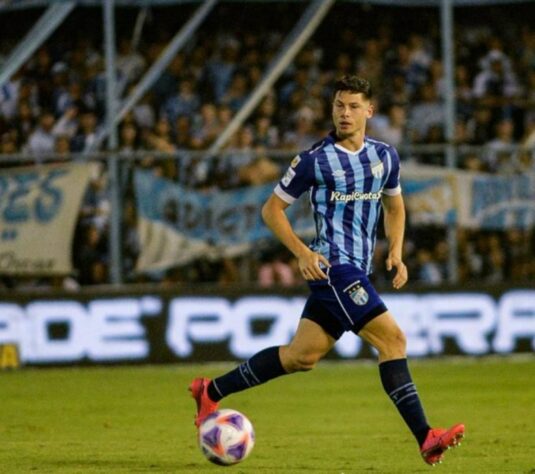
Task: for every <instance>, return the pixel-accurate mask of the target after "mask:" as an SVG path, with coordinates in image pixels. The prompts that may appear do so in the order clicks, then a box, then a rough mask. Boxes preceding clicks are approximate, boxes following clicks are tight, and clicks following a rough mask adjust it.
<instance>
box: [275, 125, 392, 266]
mask: <svg viewBox="0 0 535 474" xmlns="http://www.w3.org/2000/svg"><path fill="white" fill-rule="evenodd" d="M305 191H309V192H310V203H311V205H312V208H313V211H314V220H315V224H316V237H315V238H314V240H313V241H312V243H311V244H310V248H311V249H312V250H314V251H315V252H318V253H320V254H322V255H323V256H325V258H327V260H329V262H330V263H331V265H337V264H344V263H350V264H353V265H355V266H357V267H358V268H360V269H361V270H363V271H365V272H366V273H371V271H372V256H373V251H374V248H375V241H376V233H377V223H378V221H379V216H380V213H381V195H382V194H383V193H384V194H387V195H392V196H393V195H396V194H399V193H401V187H400V185H399V155H398V153H397V151H396V149H395V148H394V147H392V146H390V145H387V144H386V143H383V142H380V141H377V140H373V139H372V138H369V137H365V140H364V145H363V146H362V148H361V149H360V150H358V151H355V152H352V151H350V150H347V149H345V148H344V147H342V146H340V145H338V144H336V136H335V135H334V133H331V134H330V135H328V136H327V137H326V138H325V139H324V140H322V141H321V142H319V143H317V144H315V145H314V146H313V147H312V148H311V149H310V150H307V151H304V152H302V153H300V154H299V155H297V156H296V157H295V158H294V159H293V161H292V163H291V165H290V167H289V168H288V170H287V171H286V173H285V174H284V176H283V177H282V179H281V180H280V182H279V183H278V185H277V187H276V188H275V191H274V192H275V194H276V195H277V196H278V197H280V198H281V199H282V200H284V201H286V202H287V203H288V204H292V203H293V202H294V201H295V200H296V199H297V198H298V197H299V196H300V195H301V194H303V193H304V192H305Z"/></svg>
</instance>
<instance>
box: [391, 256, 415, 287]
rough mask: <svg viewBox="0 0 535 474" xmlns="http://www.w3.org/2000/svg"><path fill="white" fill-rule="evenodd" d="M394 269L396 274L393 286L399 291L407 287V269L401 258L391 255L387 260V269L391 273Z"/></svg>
mask: <svg viewBox="0 0 535 474" xmlns="http://www.w3.org/2000/svg"><path fill="white" fill-rule="evenodd" d="M392 268H395V269H396V274H395V275H394V279H393V280H392V286H393V287H394V288H395V289H396V290H399V289H400V288H401V287H403V285H405V283H407V280H408V279H409V274H408V272H407V267H406V266H405V264H404V263H403V262H402V260H401V258H399V257H395V256H393V255H389V256H388V258H387V259H386V269H387V270H388V271H390V270H392Z"/></svg>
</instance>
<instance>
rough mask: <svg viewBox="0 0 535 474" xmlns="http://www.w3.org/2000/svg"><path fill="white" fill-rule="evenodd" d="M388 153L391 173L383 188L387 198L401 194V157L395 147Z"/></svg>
mask: <svg viewBox="0 0 535 474" xmlns="http://www.w3.org/2000/svg"><path fill="white" fill-rule="evenodd" d="M387 153H388V159H389V160H390V173H389V174H388V178H387V180H386V183H385V185H384V187H383V193H384V194H386V195H387V196H396V195H397V194H401V185H400V183H399V176H400V165H399V155H398V152H397V151H396V149H395V148H394V147H390V148H389V149H388V152H387Z"/></svg>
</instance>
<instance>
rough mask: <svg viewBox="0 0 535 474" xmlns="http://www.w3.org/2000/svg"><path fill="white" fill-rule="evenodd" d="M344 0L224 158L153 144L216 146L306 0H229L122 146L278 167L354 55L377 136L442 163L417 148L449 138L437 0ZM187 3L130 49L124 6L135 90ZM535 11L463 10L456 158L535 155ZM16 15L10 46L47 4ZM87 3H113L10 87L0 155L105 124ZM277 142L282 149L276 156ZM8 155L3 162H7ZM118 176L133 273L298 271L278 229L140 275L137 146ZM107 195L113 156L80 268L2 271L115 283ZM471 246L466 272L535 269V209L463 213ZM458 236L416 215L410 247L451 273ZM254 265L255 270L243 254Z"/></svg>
mask: <svg viewBox="0 0 535 474" xmlns="http://www.w3.org/2000/svg"><path fill="white" fill-rule="evenodd" d="M181 8H182V7H181ZM348 8H349V6H348V5H345V4H341V5H337V7H336V8H333V10H332V11H331V12H330V14H329V16H328V17H327V19H326V20H325V21H324V23H323V24H322V25H321V27H320V28H319V29H318V31H317V32H316V33H315V35H314V36H313V39H312V40H311V41H310V42H309V43H308V44H307V45H306V47H305V48H303V50H302V51H301V52H300V53H299V54H298V55H297V57H296V59H295V60H294V61H293V64H292V65H291V67H289V68H288V69H287V70H286V71H285V73H284V74H283V76H282V77H281V78H280V79H279V80H278V81H277V82H276V84H275V86H274V87H273V88H272V90H271V91H270V93H269V94H268V95H267V96H266V97H265V98H264V99H263V101H262V102H261V104H260V105H259V106H258V107H257V109H256V110H255V112H254V114H253V115H252V116H251V117H250V118H249V120H248V121H247V122H246V123H245V124H244V125H243V126H242V127H241V128H240V129H239V131H238V132H237V133H236V134H235V135H234V136H233V138H232V139H231V141H230V142H229V143H228V144H227V145H226V147H225V150H226V151H229V150H230V151H231V153H225V154H224V155H223V156H222V157H221V158H220V159H219V160H209V161H207V160H199V159H193V160H189V161H188V163H187V166H177V164H176V161H175V160H172V159H170V160H164V161H162V160H157V159H156V158H155V154H157V153H175V152H177V151H179V150H182V151H183V150H206V149H207V148H209V146H210V145H211V144H212V143H213V142H214V140H215V139H216V138H217V136H218V134H219V133H220V132H221V130H223V129H224V127H225V126H226V125H227V124H228V123H229V121H230V120H231V119H232V117H233V116H234V114H235V113H236V112H237V111H238V110H239V109H240V107H241V106H242V105H243V104H244V101H245V99H246V98H247V96H248V94H249V92H250V91H251V90H252V88H253V86H254V85H255V84H257V83H258V81H259V79H260V77H261V75H262V71H263V70H265V68H266V66H267V64H268V63H269V60H270V59H271V58H272V57H273V55H274V54H275V53H276V51H277V49H278V48H279V47H280V45H281V43H282V40H283V37H284V34H285V32H286V31H287V30H288V29H289V25H291V24H292V21H293V22H295V21H296V19H297V18H298V16H299V10H300V8H299V5H293V4H286V3H270V4H269V5H263V4H254V5H236V4H223V5H219V6H218V7H217V8H216V11H215V12H214V13H213V15H211V16H210V17H209V18H208V20H207V22H206V23H205V24H204V25H203V27H202V30H201V31H200V32H199V33H198V34H197V35H195V36H194V37H193V38H191V39H190V41H189V43H188V46H187V47H186V48H185V49H184V50H183V51H181V52H180V53H178V54H177V55H176V57H175V58H174V59H173V61H172V62H171V64H170V65H169V67H168V68H167V70H166V71H165V73H164V74H163V75H162V76H161V77H160V78H159V79H158V81H157V82H156V84H155V85H154V86H153V87H152V89H151V90H150V92H149V93H147V94H146V95H145V96H144V97H143V99H142V100H141V101H140V102H139V103H138V104H137V105H136V106H135V107H134V109H133V110H132V111H131V112H130V113H129V114H128V115H127V116H126V117H125V118H124V120H123V121H122V122H121V124H120V126H119V150H120V151H121V152H122V153H123V154H128V153H131V152H141V151H142V152H146V154H145V155H144V158H143V159H142V160H140V161H139V163H138V165H139V166H141V167H143V168H145V169H149V170H151V171H152V172H154V173H155V174H157V175H158V176H163V177H166V178H169V179H172V180H175V181H178V182H182V183H188V185H189V186H191V187H194V188H196V189H199V190H207V189H234V188H237V187H240V186H244V185H259V184H263V183H269V182H273V181H275V180H276V179H277V178H278V176H279V175H280V173H281V171H282V170H283V168H284V166H286V164H287V158H288V157H291V156H292V153H294V152H295V151H296V150H298V149H303V148H306V147H308V146H310V145H311V144H312V143H314V142H315V141H316V140H317V139H318V138H320V137H321V136H322V135H323V134H325V133H326V132H327V131H328V129H329V124H330V116H329V114H330V112H329V100H330V95H331V91H330V90H329V87H328V86H327V84H329V83H330V81H331V79H332V78H333V77H336V76H339V75H341V74H343V73H347V72H356V73H359V74H362V75H364V76H366V77H368V78H369V79H370V80H371V81H372V82H373V84H374V86H375V87H376V89H377V90H378V91H380V96H379V98H378V103H377V110H378V113H377V114H376V115H375V117H374V118H373V120H372V121H371V122H370V129H369V135H371V136H374V137H376V138H378V139H383V140H385V141H387V142H390V143H392V144H394V145H396V146H397V147H399V149H400V151H401V158H402V162H405V163H422V164H430V165H436V166H444V165H445V160H444V153H443V151H442V150H438V151H437V152H434V153H431V152H426V153H417V152H416V151H415V150H417V148H413V147H412V146H413V145H437V144H438V145H440V144H443V143H444V142H445V138H444V108H443V105H442V104H443V99H444V93H445V92H444V83H443V82H444V79H443V78H444V71H443V65H442V63H441V61H440V47H439V44H438V43H439V38H437V23H438V16H437V12H436V11H435V10H434V9H431V8H423V9H422V10H421V15H419V16H418V18H408V19H407V21H404V22H403V23H399V22H398V21H397V20H396V19H397V16H398V15H399V9H398V8H396V7H390V8H387V7H379V6H374V7H370V6H365V5H358V6H355V5H352V6H351V8H353V11H354V10H355V9H358V11H359V18H358V26H359V28H358V29H356V28H354V24H355V20H354V19H352V18H351V17H350V15H348ZM186 9H187V8H186ZM505 11H507V14H504V12H505ZM178 12H180V13H181V14H182V12H183V9H182V10H179V8H178V7H168V8H161V9H158V8H154V9H152V10H151V15H150V20H149V21H148V22H147V24H146V25H145V27H144V31H143V35H142V40H141V42H140V43H139V45H138V47H135V48H134V47H132V43H131V41H130V36H131V31H132V27H133V23H134V20H135V16H134V15H135V14H134V12H132V11H131V10H129V9H123V10H121V11H120V15H121V20H120V21H119V22H118V36H119V39H118V52H117V70H118V75H119V82H121V83H123V84H124V87H125V90H126V91H128V90H130V89H131V88H132V87H133V86H134V85H135V83H136V81H137V80H138V79H139V78H140V77H141V75H142V74H143V73H144V72H145V71H146V70H147V67H148V66H149V65H150V64H151V63H153V62H154V60H155V58H156V57H157V56H158V54H159V53H160V52H161V51H162V49H163V48H164V47H165V45H166V43H167V42H168V41H169V39H170V37H171V36H172V32H173V31H174V29H175V28H176V24H177V18H176V15H175V13H177V14H178ZM526 12H528V14H526ZM529 12H531V13H533V5H529V4H526V5H524V4H520V5H518V6H517V7H516V8H515V9H510V8H509V7H499V6H496V7H492V8H488V9H485V10H484V11H482V10H480V9H478V10H477V12H476V11H474V10H473V9H470V8H462V9H461V10H460V13H459V14H458V16H457V18H456V28H457V29H456V36H455V51H456V63H455V77H456V106H457V118H456V119H457V122H456V135H455V142H456V145H458V146H460V147H461V148H459V150H461V152H460V154H459V161H458V163H457V166H458V167H459V168H461V169H465V170H467V171H482V172H488V173H494V174H504V173H509V174H522V173H525V172H535V151H534V148H533V147H534V144H535V29H534V28H533V24H532V22H530V18H533V15H531V17H530V14H529ZM170 13H172V14H170ZM4 15H6V16H8V17H9V18H8V19H9V20H13V21H8V22H6V25H8V27H7V28H6V30H5V31H3V34H2V39H1V42H0V54H1V55H3V56H4V57H5V56H6V55H7V54H8V53H9V51H10V48H12V47H13V45H14V44H16V41H17V40H18V38H19V37H20V36H21V34H22V33H21V32H23V31H25V28H26V29H27V27H28V26H30V25H31V24H32V21H34V20H35V18H34V15H35V12H33V13H31V14H28V12H26V11H24V12H10V13H4ZM88 16H89V17H91V16H94V17H95V18H100V12H97V11H95V10H92V9H84V10H83V13H81V12H74V13H73V15H72V17H71V18H70V19H69V21H68V22H66V23H65V24H64V25H62V26H61V27H60V28H59V29H58V31H57V32H56V33H55V34H54V35H53V36H52V37H51V38H50V39H49V40H48V41H47V42H46V43H45V44H44V45H43V46H42V47H41V48H39V50H38V51H37V52H36V54H34V56H33V57H32V58H31V59H30V60H29V61H28V62H27V63H26V64H25V65H24V66H23V67H22V68H21V70H20V71H18V72H17V74H16V75H15V76H13V77H12V78H11V80H10V81H9V82H8V83H6V84H5V85H4V86H3V87H2V88H1V90H0V137H1V141H0V153H1V154H3V155H5V156H12V155H15V154H17V153H22V154H29V155H31V156H33V157H34V159H35V162H37V163H39V162H40V161H41V159H42V157H43V156H44V155H47V154H50V153H54V154H56V155H57V158H58V160H60V159H66V158H68V157H69V156H70V154H72V153H79V152H82V151H83V150H84V149H85V148H86V147H87V146H88V145H89V144H91V143H92V142H93V141H94V140H95V138H96V135H97V133H98V130H99V128H100V127H101V126H102V124H103V120H104V112H105V110H104V107H105V77H104V60H103V51H102V48H101V42H102V41H101V36H102V31H100V28H95V29H94V30H89V31H88V30H87V29H84V28H81V24H82V22H84V21H86V17H88ZM280 19H283V21H280ZM15 20H16V21H15ZM97 23H98V20H96V21H95V24H97ZM228 25H232V28H230V27H229V26H228ZM333 29H336V31H337V34H336V35H332V30H333ZM463 147H464V148H463ZM463 150H464V151H463ZM281 151H284V153H283V154H282V156H284V157H285V159H284V160H280V159H278V157H280V156H281V154H280V152H281ZM76 159H80V158H79V157H78V158H76ZM6 160H7V159H6ZM6 160H3V161H1V162H0V166H2V167H6V166H12V163H10V161H9V160H7V161H6ZM13 164H15V163H13ZM121 185H122V196H123V198H124V203H125V204H124V222H123V232H124V239H123V259H124V269H123V271H124V275H125V276H126V280H127V281H131V282H138V281H163V282H169V283H173V284H176V283H181V282H183V283H192V282H217V283H221V284H224V283H228V282H232V281H243V280H251V279H254V280H258V281H259V282H260V284H261V285H263V286H268V285H270V284H274V283H276V282H277V281H278V282H279V283H281V284H286V285H298V284H302V280H301V279H300V277H299V275H298V272H296V270H295V265H294V264H293V262H292V259H291V258H290V256H289V255H287V254H286V253H285V252H284V251H283V250H281V249H278V248H272V245H271V243H268V244H266V245H265V246H264V247H262V249H261V252H249V253H247V254H246V255H240V256H237V257H224V258H217V259H213V258H208V257H207V258H200V259H197V260H196V261H195V262H192V263H190V264H188V265H186V266H182V267H180V268H174V269H171V270H168V271H165V272H156V273H153V274H150V275H143V276H140V275H138V274H135V273H134V272H133V269H134V266H135V261H136V258H137V255H138V253H139V239H138V236H137V233H136V215H135V206H134V204H133V202H132V189H131V188H132V166H131V163H127V164H126V165H125V166H123V168H122V170H121ZM110 212H111V209H110V199H109V192H108V183H107V174H106V170H105V166H101V167H100V171H99V173H98V174H96V175H95V176H93V178H92V179H91V183H90V186H89V188H88V191H87V193H86V196H85V198H84V202H83V205H82V208H81V213H80V216H79V221H78V225H77V232H76V236H75V239H74V247H75V249H76V252H75V256H76V257H75V262H74V264H75V268H76V270H77V271H76V273H75V274H74V275H72V276H71V277H69V278H68V279H54V281H52V280H50V279H35V278H30V279H19V278H8V277H4V278H2V279H1V280H0V288H1V287H2V286H3V287H4V288H14V287H16V288H27V287H30V288H34V287H35V286H38V287H41V286H43V285H45V286H46V285H59V286H61V285H63V286H67V287H71V288H72V287H77V285H98V284H106V283H107V282H108V281H109V274H108V266H109V265H108V264H109V255H108V245H107V241H108V238H107V233H108V223H109V218H110ZM458 246H459V247H458V254H459V262H458V264H459V282H467V281H471V280H478V281H483V280H484V281H489V282H501V281H504V280H505V279H508V280H514V279H519V280H520V279H527V278H533V277H535V263H534V262H535V259H534V258H533V257H534V256H535V231H534V229H533V226H531V227H530V228H527V229H512V230H500V231H483V230H474V229H472V230H463V229H459V230H458ZM384 250H385V249H384V241H380V242H379V244H378V249H377V253H376V260H377V264H376V269H377V270H376V274H375V278H376V281H377V283H378V284H379V285H380V284H382V283H384V284H386V282H387V281H388V276H387V275H386V273H385V272H384V270H382V268H383V265H382V260H383V255H384ZM448 253H449V248H448V242H447V240H446V239H445V237H444V228H443V227H440V226H432V225H419V226H416V227H414V226H410V227H409V228H408V229H407V241H406V249H405V258H406V261H407V265H408V267H409V273H410V274H411V277H412V279H413V280H415V281H418V282H423V283H426V284H429V285H436V284H440V283H443V282H445V281H446V280H447V279H448V275H447V259H448ZM244 267H245V268H247V270H246V271H245V272H244V271H242V270H240V269H243V268H244ZM277 275H279V277H277Z"/></svg>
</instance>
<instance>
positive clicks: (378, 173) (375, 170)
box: [372, 162, 385, 179]
mask: <svg viewBox="0 0 535 474" xmlns="http://www.w3.org/2000/svg"><path fill="white" fill-rule="evenodd" d="M384 171H385V168H384V166H383V163H381V162H379V163H377V164H376V165H375V166H372V174H373V177H374V178H377V179H379V178H380V177H382V176H383V173H384Z"/></svg>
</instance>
